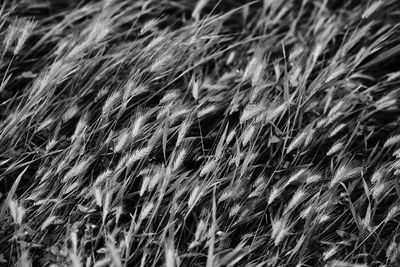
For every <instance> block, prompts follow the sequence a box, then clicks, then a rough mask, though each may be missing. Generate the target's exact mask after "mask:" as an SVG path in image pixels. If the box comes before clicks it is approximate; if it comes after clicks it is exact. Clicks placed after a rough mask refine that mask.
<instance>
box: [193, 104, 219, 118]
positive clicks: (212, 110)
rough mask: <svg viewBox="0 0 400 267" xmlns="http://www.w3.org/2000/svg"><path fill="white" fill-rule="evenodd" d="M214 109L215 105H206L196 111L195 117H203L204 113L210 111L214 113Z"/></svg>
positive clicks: (207, 113) (206, 113) (215, 108)
mask: <svg viewBox="0 0 400 267" xmlns="http://www.w3.org/2000/svg"><path fill="white" fill-rule="evenodd" d="M216 110H217V107H216V106H215V105H210V106H207V107H205V108H202V109H201V110H199V111H198V113H197V117H198V118H202V117H205V116H206V115H209V114H210V113H214V112H215V111H216Z"/></svg>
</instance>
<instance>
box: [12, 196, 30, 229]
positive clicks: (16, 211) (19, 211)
mask: <svg viewBox="0 0 400 267" xmlns="http://www.w3.org/2000/svg"><path fill="white" fill-rule="evenodd" d="M8 207H9V209H10V213H11V216H12V218H13V219H14V222H15V223H16V224H22V221H23V219H24V217H25V212H26V210H25V208H24V207H23V206H21V205H19V204H18V201H17V200H12V199H9V200H8Z"/></svg>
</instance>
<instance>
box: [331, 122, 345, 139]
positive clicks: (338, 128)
mask: <svg viewBox="0 0 400 267" xmlns="http://www.w3.org/2000/svg"><path fill="white" fill-rule="evenodd" d="M345 127H346V124H344V123H341V124H339V125H337V126H336V127H335V128H334V129H333V130H332V131H331V132H330V133H329V137H334V136H335V135H337V134H338V133H339V132H340V131H341V130H343V128H345Z"/></svg>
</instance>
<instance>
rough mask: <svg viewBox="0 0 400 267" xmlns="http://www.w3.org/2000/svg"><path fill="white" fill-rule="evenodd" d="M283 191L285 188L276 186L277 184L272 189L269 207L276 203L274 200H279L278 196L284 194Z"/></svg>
mask: <svg viewBox="0 0 400 267" xmlns="http://www.w3.org/2000/svg"><path fill="white" fill-rule="evenodd" d="M282 191H283V188H282V187H280V186H279V185H276V184H275V185H274V186H273V187H272V190H271V192H270V193H269V197H268V205H271V204H272V203H273V202H274V200H275V199H276V198H278V196H279V195H280V194H281V193H282Z"/></svg>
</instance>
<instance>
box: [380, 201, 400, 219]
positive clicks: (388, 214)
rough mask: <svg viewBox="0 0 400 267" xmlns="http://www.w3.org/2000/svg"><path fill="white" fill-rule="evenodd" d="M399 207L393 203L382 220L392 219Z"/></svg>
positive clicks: (397, 212)
mask: <svg viewBox="0 0 400 267" xmlns="http://www.w3.org/2000/svg"><path fill="white" fill-rule="evenodd" d="M399 211H400V208H399V205H398V204H395V205H393V206H392V207H391V208H390V210H389V212H388V213H387V215H386V218H385V220H384V222H385V223H387V222H389V221H390V220H392V219H393V218H394V217H396V216H397V215H398V214H399Z"/></svg>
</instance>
